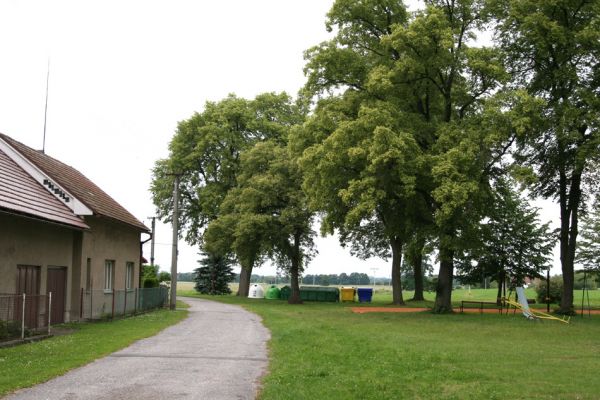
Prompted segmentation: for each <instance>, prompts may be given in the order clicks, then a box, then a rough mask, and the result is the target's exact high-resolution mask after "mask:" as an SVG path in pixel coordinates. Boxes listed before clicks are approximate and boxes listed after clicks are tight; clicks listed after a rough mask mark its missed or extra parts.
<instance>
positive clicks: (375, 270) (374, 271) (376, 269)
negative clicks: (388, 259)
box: [370, 267, 379, 290]
mask: <svg viewBox="0 0 600 400" xmlns="http://www.w3.org/2000/svg"><path fill="white" fill-rule="evenodd" d="M370 269H371V271H373V290H375V274H376V273H377V271H379V268H375V267H373V268H370Z"/></svg>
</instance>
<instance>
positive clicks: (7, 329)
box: [0, 321, 31, 340]
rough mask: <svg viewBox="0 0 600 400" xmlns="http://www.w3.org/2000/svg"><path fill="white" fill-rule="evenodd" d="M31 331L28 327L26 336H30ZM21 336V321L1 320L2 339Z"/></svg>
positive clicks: (0, 338) (0, 333)
mask: <svg viewBox="0 0 600 400" xmlns="http://www.w3.org/2000/svg"><path fill="white" fill-rule="evenodd" d="M30 335H31V332H30V331H29V330H28V329H26V330H25V336H30ZM20 336H21V323H20V322H19V321H10V322H6V321H0V340H6V339H10V338H15V337H20Z"/></svg>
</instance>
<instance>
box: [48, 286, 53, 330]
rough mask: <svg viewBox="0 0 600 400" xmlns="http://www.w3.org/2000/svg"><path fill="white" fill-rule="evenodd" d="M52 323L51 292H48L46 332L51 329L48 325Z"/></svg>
mask: <svg viewBox="0 0 600 400" xmlns="http://www.w3.org/2000/svg"><path fill="white" fill-rule="evenodd" d="M51 324H52V292H48V334H50V332H51V331H52V329H51V328H50V325H51Z"/></svg>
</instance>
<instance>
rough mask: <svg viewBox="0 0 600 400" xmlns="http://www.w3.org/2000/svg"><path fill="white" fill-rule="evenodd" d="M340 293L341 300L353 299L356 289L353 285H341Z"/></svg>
mask: <svg viewBox="0 0 600 400" xmlns="http://www.w3.org/2000/svg"><path fill="white" fill-rule="evenodd" d="M340 292H341V294H342V301H354V295H355V294H356V289H354V288H353V287H349V288H348V287H343V288H341V289H340Z"/></svg>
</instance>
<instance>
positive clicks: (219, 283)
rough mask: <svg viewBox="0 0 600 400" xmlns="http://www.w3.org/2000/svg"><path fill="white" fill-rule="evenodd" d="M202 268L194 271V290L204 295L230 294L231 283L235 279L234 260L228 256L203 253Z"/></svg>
mask: <svg viewBox="0 0 600 400" xmlns="http://www.w3.org/2000/svg"><path fill="white" fill-rule="evenodd" d="M202 255H203V256H204V258H202V259H201V260H199V261H198V263H199V264H200V267H198V268H196V269H195V270H194V282H196V285H195V286H194V289H196V291H198V292H200V293H202V294H210V295H215V294H229V293H231V289H230V288H229V282H232V281H233V279H234V274H233V270H232V264H233V260H232V259H231V258H230V257H228V256H220V255H215V254H210V253H202Z"/></svg>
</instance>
